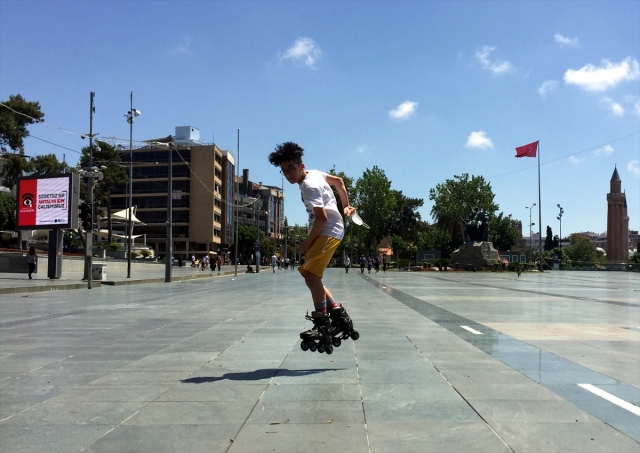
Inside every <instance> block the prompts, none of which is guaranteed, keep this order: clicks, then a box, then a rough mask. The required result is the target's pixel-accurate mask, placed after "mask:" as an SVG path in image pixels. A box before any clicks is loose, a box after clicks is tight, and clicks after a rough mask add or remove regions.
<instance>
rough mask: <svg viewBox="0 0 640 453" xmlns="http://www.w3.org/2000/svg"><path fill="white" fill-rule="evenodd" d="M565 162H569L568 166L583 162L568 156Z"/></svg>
mask: <svg viewBox="0 0 640 453" xmlns="http://www.w3.org/2000/svg"><path fill="white" fill-rule="evenodd" d="M567 161H569V163H570V164H579V163H581V162H584V159H578V158H577V157H576V156H569V157H568V158H567Z"/></svg>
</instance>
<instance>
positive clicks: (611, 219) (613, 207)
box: [606, 168, 629, 264]
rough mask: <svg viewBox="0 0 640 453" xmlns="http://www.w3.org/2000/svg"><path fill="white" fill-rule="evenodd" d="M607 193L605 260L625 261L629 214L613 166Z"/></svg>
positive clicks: (626, 256) (627, 248) (627, 252)
mask: <svg viewBox="0 0 640 453" xmlns="http://www.w3.org/2000/svg"><path fill="white" fill-rule="evenodd" d="M609 184H610V192H609V193H608V194H607V205H608V209H607V246H606V251H607V262H609V263H610V264H614V263H625V262H626V261H627V259H628V258H629V215H628V213H627V197H626V195H625V193H624V192H622V180H621V179H620V175H619V174H618V169H617V168H614V170H613V175H612V176H611V181H610V183H609Z"/></svg>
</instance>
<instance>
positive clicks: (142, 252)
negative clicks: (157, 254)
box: [140, 249, 151, 258]
mask: <svg viewBox="0 0 640 453" xmlns="http://www.w3.org/2000/svg"><path fill="white" fill-rule="evenodd" d="M140 255H142V257H143V258H149V257H150V256H151V252H150V251H149V250H147V249H142V250H140Z"/></svg>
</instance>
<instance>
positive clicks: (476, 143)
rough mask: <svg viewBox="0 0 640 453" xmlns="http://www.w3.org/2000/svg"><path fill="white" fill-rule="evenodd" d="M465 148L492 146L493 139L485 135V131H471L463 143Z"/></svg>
mask: <svg viewBox="0 0 640 453" xmlns="http://www.w3.org/2000/svg"><path fill="white" fill-rule="evenodd" d="M464 147H465V148H479V149H485V148H493V141H492V140H491V139H490V138H489V137H487V133H486V132H485V131H478V132H472V133H471V134H469V137H467V143H466V144H465V145H464Z"/></svg>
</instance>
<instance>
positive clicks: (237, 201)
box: [233, 128, 240, 277]
mask: <svg viewBox="0 0 640 453" xmlns="http://www.w3.org/2000/svg"><path fill="white" fill-rule="evenodd" d="M239 169H240V129H239V128H238V157H237V160H236V183H235V191H234V194H233V205H234V206H235V208H236V215H235V216H234V224H235V233H236V241H235V242H236V253H235V257H234V258H235V259H234V261H235V262H236V263H235V266H236V267H235V269H236V270H235V274H234V275H235V276H236V277H237V276H238V230H239V229H240V225H239V224H238V209H239V204H240V175H239V173H238V172H239V171H240V170H239ZM236 197H238V198H237V199H236Z"/></svg>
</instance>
